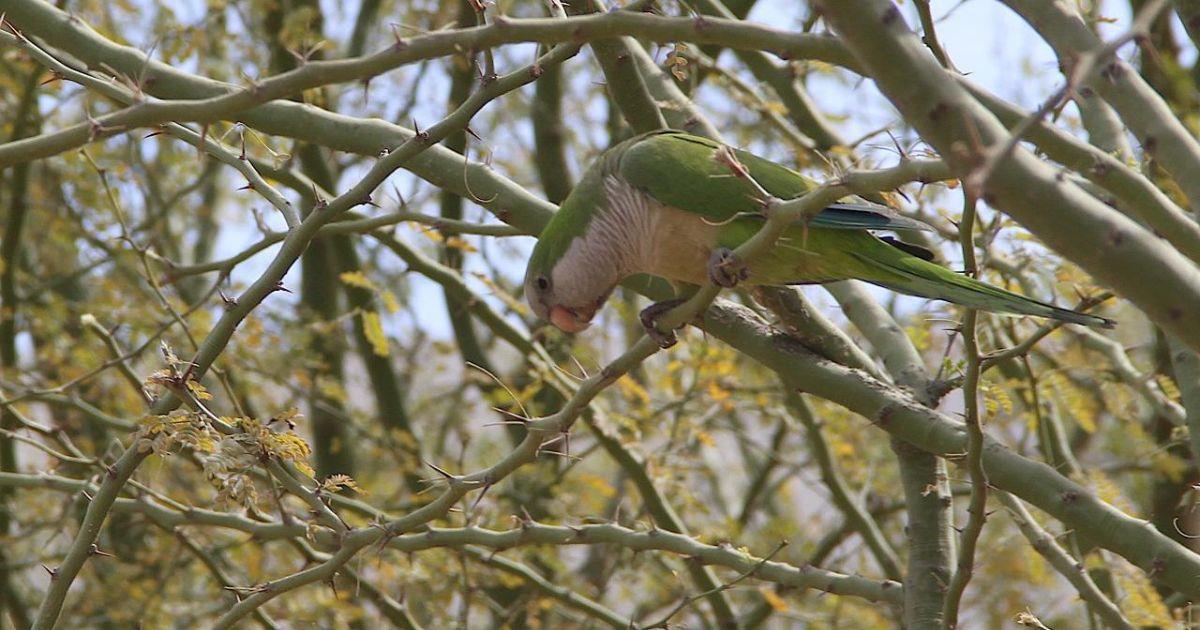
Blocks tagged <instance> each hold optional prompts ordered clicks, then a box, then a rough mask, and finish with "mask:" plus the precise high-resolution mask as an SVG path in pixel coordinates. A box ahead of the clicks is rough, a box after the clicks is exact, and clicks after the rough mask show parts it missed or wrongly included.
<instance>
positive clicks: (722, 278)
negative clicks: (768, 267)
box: [708, 247, 750, 289]
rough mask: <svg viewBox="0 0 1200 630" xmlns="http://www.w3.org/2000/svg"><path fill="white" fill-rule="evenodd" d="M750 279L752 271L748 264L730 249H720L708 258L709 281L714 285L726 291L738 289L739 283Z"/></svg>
mask: <svg viewBox="0 0 1200 630" xmlns="http://www.w3.org/2000/svg"><path fill="white" fill-rule="evenodd" d="M749 277H750V269H749V268H748V267H746V263H744V262H742V259H741V258H738V257H737V255H735V254H734V253H733V250H732V249H729V248H728V247H718V248H716V249H714V250H712V254H710V255H709V256H708V279H709V280H711V281H712V283H713V284H715V285H717V286H719V287H725V288H726V289H732V288H733V287H736V286H737V284H738V283H739V282H741V281H742V280H745V279H746V278H749Z"/></svg>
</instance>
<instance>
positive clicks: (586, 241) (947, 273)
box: [525, 131, 1113, 347]
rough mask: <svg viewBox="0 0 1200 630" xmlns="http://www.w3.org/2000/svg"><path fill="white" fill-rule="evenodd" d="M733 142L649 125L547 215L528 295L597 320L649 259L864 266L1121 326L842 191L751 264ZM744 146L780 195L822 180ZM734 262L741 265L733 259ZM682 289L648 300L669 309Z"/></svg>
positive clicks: (908, 283)
mask: <svg viewBox="0 0 1200 630" xmlns="http://www.w3.org/2000/svg"><path fill="white" fill-rule="evenodd" d="M723 148H724V147H723V145H721V144H720V143H717V142H714V141H712V140H709V139H707V138H702V137H699V136H694V135H691V134H687V133H684V132H680V131H655V132H651V133H646V134H642V135H639V136H635V137H633V138H630V139H629V140H626V141H625V142H622V143H620V144H618V145H617V146H615V147H613V148H612V149H609V150H608V151H606V152H605V153H604V154H603V155H601V156H600V157H599V158H598V159H597V160H596V162H595V163H594V164H593V165H592V166H591V167H590V168H589V169H588V171H587V173H585V174H584V176H583V178H582V180H581V181H580V182H579V185H577V186H576V187H575V189H574V190H573V191H571V194H570V195H569V196H568V197H567V198H566V200H564V201H563V204H562V207H561V208H560V209H559V211H558V212H557V213H556V214H555V215H554V217H553V218H552V219H551V220H550V222H549V223H548V224H547V225H546V228H545V229H544V230H543V231H542V234H541V236H540V237H539V239H538V242H537V245H535V246H534V248H533V253H532V254H531V255H530V258H529V267H528V269H527V271H526V273H525V297H526V299H527V300H528V301H529V304H530V306H531V307H532V308H533V311H534V313H536V314H537V315H538V316H539V317H540V318H542V319H546V320H549V321H550V323H552V324H553V325H554V326H556V327H558V328H559V329H561V330H563V331H566V332H571V333H575V332H579V331H582V330H584V329H585V328H587V327H588V325H589V324H590V323H591V320H592V318H593V317H594V316H595V314H596V311H597V310H599V308H600V307H601V306H602V305H603V304H604V301H605V300H606V299H608V296H609V294H610V293H612V290H613V289H614V288H615V287H616V286H617V284H618V283H619V282H621V280H622V279H624V278H626V277H628V276H631V275H634V274H638V273H646V274H651V275H655V276H659V277H662V278H665V279H667V280H669V281H671V282H672V283H674V284H676V285H678V284H680V283H683V284H692V285H701V284H704V283H705V282H710V281H711V282H713V283H714V284H718V285H720V286H732V285H734V284H737V283H738V282H739V281H740V282H743V283H747V284H750V285H792V284H816V283H823V282H832V281H835V280H846V279H851V278H853V279H857V280H863V281H865V282H870V283H872V284H876V285H879V286H882V287H886V288H888V289H891V290H893V291H898V292H900V293H906V294H908V295H915V296H919V297H925V298H932V299H938V300H946V301H948V302H953V303H955V304H961V305H964V306H969V307H973V308H979V309H984V310H988V311H997V312H1001V313H1014V314H1022V315H1035V316H1038V317H1050V318H1053V319H1058V320H1062V321H1064V322H1070V323H1072V324H1082V325H1085V326H1102V327H1106V328H1109V327H1112V326H1113V322H1112V321H1111V320H1108V319H1105V318H1103V317H1097V316H1095V315H1089V314H1086V313H1080V312H1076V311H1072V310H1068V309H1064V308H1059V307H1057V306H1054V305H1052V304H1046V303H1045V302H1039V301H1037V300H1032V299H1029V298H1027V297H1024V296H1021V295H1018V294H1016V293H1012V292H1010V291H1005V290H1004V289H1001V288H998V287H994V286H992V285H989V284H986V283H983V282H979V281H977V280H974V279H972V278H969V277H967V276H964V275H961V274H958V273H955V272H954V271H951V270H950V269H947V268H945V267H942V266H940V265H937V264H935V263H933V262H932V260H933V254H932V253H931V252H929V251H928V250H926V249H924V248H921V247H919V246H916V245H912V244H909V243H905V242H903V241H900V240H898V239H895V238H892V237H888V236H884V237H877V236H875V235H874V234H872V233H871V230H889V231H899V232H904V231H911V230H929V229H931V228H930V227H929V226H928V225H926V224H924V223H921V222H920V221H916V220H913V219H910V218H907V217H904V216H901V215H899V214H897V213H895V212H893V211H892V210H890V209H888V208H886V207H884V206H879V205H875V204H868V203H837V204H833V205H831V206H829V207H828V208H826V209H824V210H822V211H821V212H820V213H819V214H817V215H816V216H814V217H812V218H811V219H809V221H808V224H807V225H801V224H799V223H798V224H797V225H796V226H794V227H791V228H789V229H788V230H787V231H786V232H785V233H784V234H783V236H782V237H780V238H779V239H778V240H777V241H776V243H775V245H774V246H773V247H772V248H771V249H770V250H769V251H767V252H765V253H763V254H762V255H760V256H756V257H755V258H754V259H753V260H751V261H749V263H748V265H742V264H741V263H740V261H737V260H736V259H735V258H733V256H732V249H733V248H736V247H737V246H738V245H740V244H742V243H743V242H744V241H746V240H747V239H749V238H750V237H751V236H753V235H754V234H755V232H757V231H758V230H759V228H760V227H762V225H763V222H764V220H765V219H764V217H763V215H762V213H761V210H762V205H761V202H760V201H759V200H758V199H757V197H758V196H761V195H756V193H755V191H756V188H755V186H754V183H752V182H750V181H747V179H745V178H740V177H736V176H734V174H733V173H732V171H731V169H730V167H729V165H728V163H722V162H721V161H719V160H718V159H716V156H717V153H718V151H720V150H721V149H723ZM733 154H734V156H736V158H737V160H738V161H739V162H740V163H741V164H742V165H743V166H744V167H745V169H746V170H747V171H748V172H749V174H750V177H751V178H752V179H753V180H754V182H757V184H758V186H761V187H762V188H764V189H765V190H766V191H767V192H768V193H770V194H771V195H773V196H775V197H777V198H779V199H793V198H796V197H799V196H801V195H803V194H804V193H805V192H807V191H808V190H809V189H810V188H811V187H812V182H811V181H810V180H809V179H807V178H806V177H804V176H803V175H801V174H800V173H797V172H796V171H793V170H791V169H789V168H787V167H785V166H782V165H779V164H776V163H774V162H771V161H768V160H766V159H763V158H760V157H758V156H755V155H753V154H750V153H747V152H745V151H741V150H736V149H735V150H733ZM731 270H732V271H731ZM676 303H678V300H672V301H669V302H664V303H659V304H656V305H653V306H651V307H649V308H647V309H646V310H645V311H643V312H642V318H641V319H642V323H643V325H645V326H646V329H647V332H649V333H650V334H651V336H652V337H654V338H655V340H656V341H658V342H659V343H660V344H661V345H663V346H664V347H665V346H667V345H669V344H671V343H674V337H673V335H670V334H669V333H668V334H662V333H658V332H657V330H656V326H655V325H654V323H655V319H656V318H657V317H658V316H659V315H661V314H662V313H663V312H665V311H666V310H669V309H670V307H671V306H674V305H675V304H676Z"/></svg>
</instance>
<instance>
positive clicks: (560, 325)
mask: <svg viewBox="0 0 1200 630" xmlns="http://www.w3.org/2000/svg"><path fill="white" fill-rule="evenodd" d="M595 316H596V309H595V308H590V309H589V308H567V307H565V306H559V305H555V306H552V307H551V308H550V317H549V320H550V323H551V324H554V327H555V328H557V329H559V330H561V331H563V332H568V333H577V332H582V331H584V330H585V329H587V327H588V326H590V325H591V323H592V318H593V317H595Z"/></svg>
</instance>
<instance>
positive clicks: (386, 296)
mask: <svg viewBox="0 0 1200 630" xmlns="http://www.w3.org/2000/svg"><path fill="white" fill-rule="evenodd" d="M379 297H381V298H383V307H384V308H386V309H387V312H389V313H395V312H397V311H399V310H400V302H399V301H398V300H397V299H396V294H395V293H392V292H391V291H387V290H384V291H380V292H379Z"/></svg>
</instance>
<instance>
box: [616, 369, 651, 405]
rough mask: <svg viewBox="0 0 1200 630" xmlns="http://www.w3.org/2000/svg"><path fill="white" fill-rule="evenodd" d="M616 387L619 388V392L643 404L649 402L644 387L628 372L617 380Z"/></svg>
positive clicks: (648, 395) (647, 393)
mask: <svg viewBox="0 0 1200 630" xmlns="http://www.w3.org/2000/svg"><path fill="white" fill-rule="evenodd" d="M617 388H618V389H620V390H621V393H622V394H625V396H626V397H628V398H632V399H634V400H636V401H638V402H640V403H642V404H643V405H645V404H649V402H650V393H649V392H647V391H646V388H645V387H642V386H641V384H640V383H638V382H637V381H635V380H634V379H633V378H632V377H630V376H629V375H628V374H626V375H624V376H622V377H621V378H620V379H618V380H617Z"/></svg>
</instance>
